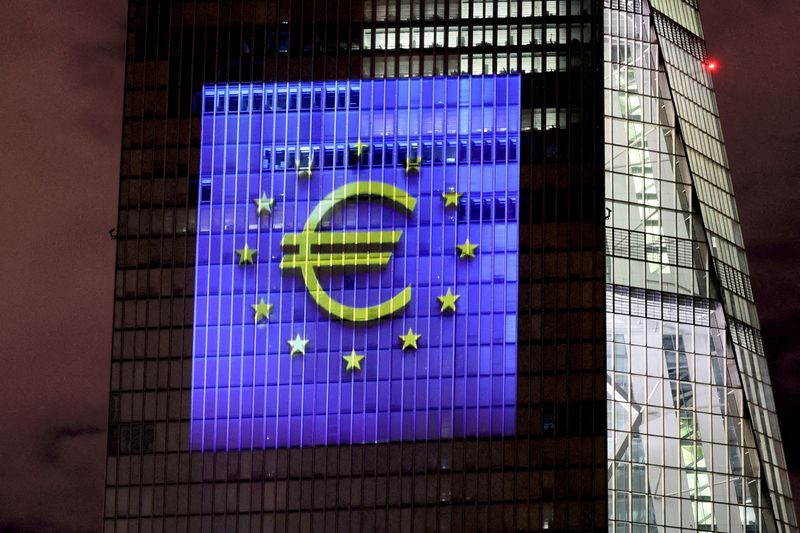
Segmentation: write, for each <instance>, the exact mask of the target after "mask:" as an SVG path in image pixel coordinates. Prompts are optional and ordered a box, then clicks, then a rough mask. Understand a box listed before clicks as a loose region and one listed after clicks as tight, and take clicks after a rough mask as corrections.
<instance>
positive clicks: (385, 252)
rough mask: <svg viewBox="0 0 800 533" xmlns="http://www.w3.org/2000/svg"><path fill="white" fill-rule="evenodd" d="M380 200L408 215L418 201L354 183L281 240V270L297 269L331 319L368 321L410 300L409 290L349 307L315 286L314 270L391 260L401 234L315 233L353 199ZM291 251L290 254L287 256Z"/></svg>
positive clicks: (323, 202) (377, 264)
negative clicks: (333, 210) (362, 304)
mask: <svg viewBox="0 0 800 533" xmlns="http://www.w3.org/2000/svg"><path fill="white" fill-rule="evenodd" d="M370 197H372V198H379V199H383V200H386V201H389V202H391V203H392V204H394V206H395V207H396V208H398V209H402V210H405V211H406V212H407V213H408V214H411V213H412V212H413V211H414V207H415V206H416V204H417V200H416V199H415V198H414V197H413V196H411V195H409V194H408V193H407V192H406V191H404V190H402V189H398V188H397V187H393V186H392V185H388V184H386V183H381V182H377V181H357V182H354V183H348V184H347V185H343V186H341V187H338V188H337V189H334V191H333V192H331V193H330V194H329V195H328V196H326V197H325V198H323V199H322V200H320V202H319V204H317V206H316V207H315V208H314V210H313V211H312V212H311V214H310V215H308V219H307V220H306V223H305V226H304V227H303V231H301V232H300V233H289V234H286V235H284V237H283V239H282V240H281V247H282V248H283V249H284V257H283V259H282V260H281V264H280V268H281V270H282V271H294V270H299V271H300V273H301V274H302V276H303V280H304V281H305V285H306V288H307V289H308V292H309V294H310V295H311V297H312V298H313V299H314V301H315V302H317V305H319V306H320V307H322V308H323V309H324V310H325V311H327V312H328V313H329V314H330V315H331V316H335V317H337V318H340V319H342V320H348V321H351V322H368V321H371V320H378V319H380V318H383V317H385V316H389V315H391V314H393V313H396V312H397V311H399V310H401V309H403V308H404V307H405V306H406V305H408V303H409V302H410V301H411V286H410V285H409V286H407V287H406V288H405V289H403V290H402V291H401V292H399V293H397V294H396V295H395V296H394V297H392V298H391V299H389V300H387V301H385V302H382V303H380V304H377V305H373V306H370V307H350V306H347V305H345V304H343V303H341V302H337V301H336V300H334V299H333V298H331V297H330V295H329V294H328V293H326V292H325V289H323V288H322V286H321V285H320V283H319V280H318V279H317V274H316V271H315V269H318V268H327V269H347V268H352V269H356V270H358V269H371V268H377V267H380V268H383V267H385V266H386V265H387V264H388V263H389V260H390V259H391V257H392V251H391V249H392V248H393V247H394V246H395V245H396V244H397V242H398V241H399V240H400V237H401V236H402V235H403V232H402V231H353V232H319V233H318V232H317V228H318V226H319V224H320V222H321V221H322V219H323V218H324V217H325V216H326V215H327V214H328V212H329V211H331V210H332V209H333V208H334V207H336V206H337V205H339V204H340V203H343V202H345V201H347V200H351V199H356V198H370ZM287 250H290V251H287Z"/></svg>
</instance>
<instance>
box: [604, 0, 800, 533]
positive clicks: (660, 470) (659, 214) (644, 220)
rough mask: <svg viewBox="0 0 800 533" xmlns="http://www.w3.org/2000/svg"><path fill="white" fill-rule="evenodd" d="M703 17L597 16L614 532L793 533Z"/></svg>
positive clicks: (692, 6) (627, 8) (651, 9)
mask: <svg viewBox="0 0 800 533" xmlns="http://www.w3.org/2000/svg"><path fill="white" fill-rule="evenodd" d="M697 8H698V6H697V4H696V3H695V2H692V1H688V0H653V1H652V2H651V3H648V2H647V1H646V0H642V1H634V2H627V3H621V2H616V1H609V0H607V1H606V3H605V13H604V41H605V43H604V61H605V66H604V71H605V84H604V86H605V88H604V93H605V105H604V107H605V113H606V123H605V137H606V138H605V142H606V162H605V187H606V188H605V191H606V207H607V218H606V254H607V258H606V265H607V267H606V268H607V270H606V273H607V282H608V286H607V288H606V297H607V302H606V305H607V309H608V314H607V320H606V324H607V326H606V340H607V342H608V348H607V356H608V359H607V365H608V408H609V413H608V423H609V431H608V448H607V451H608V458H609V490H610V495H609V501H608V506H609V517H610V523H611V524H612V527H613V529H614V530H615V531H663V530H672V531H678V530H687V531H688V530H691V531H698V530H699V531H796V530H797V523H796V518H795V516H794V510H793V507H792V504H791V499H790V496H789V483H788V477H787V475H786V464H785V459H784V457H783V452H782V446H781V444H780V431H779V429H778V425H777V419H776V417H775V405H774V402H773V400H772V392H771V390H770V387H769V377H768V372H767V368H766V361H765V359H764V352H763V346H762V344H761V341H760V337H759V334H758V330H757V328H758V318H757V315H756V312H755V306H754V304H753V294H752V290H751V288H750V280H749V275H748V274H747V272H748V271H747V263H746V259H745V255H744V249H743V243H742V238H741V230H740V228H739V223H738V220H737V214H736V207H735V203H734V200H733V195H732V188H731V183H730V174H729V171H728V168H727V160H726V156H725V150H724V146H723V144H722V140H721V139H722V135H721V132H720V128H719V119H718V116H717V112H716V104H715V100H714V94H713V89H712V86H711V79H710V76H709V74H708V73H707V72H706V68H705V59H706V55H705V44H704V42H703V40H702V29H701V26H700V20H699V16H698V13H697Z"/></svg>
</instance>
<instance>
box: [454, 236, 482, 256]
mask: <svg viewBox="0 0 800 533" xmlns="http://www.w3.org/2000/svg"><path fill="white" fill-rule="evenodd" d="M477 247H478V245H477V244H472V243H471V242H469V237H467V240H466V241H464V244H457V245H456V248H458V251H459V252H461V255H460V256H458V257H459V258H460V259H463V258H465V257H467V258H469V259H475V249H476V248H477Z"/></svg>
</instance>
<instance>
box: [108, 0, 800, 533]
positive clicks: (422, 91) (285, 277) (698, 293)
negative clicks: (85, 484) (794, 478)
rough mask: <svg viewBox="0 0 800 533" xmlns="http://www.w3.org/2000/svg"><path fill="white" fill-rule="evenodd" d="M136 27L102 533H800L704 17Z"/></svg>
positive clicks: (659, 3) (442, 11)
mask: <svg viewBox="0 0 800 533" xmlns="http://www.w3.org/2000/svg"><path fill="white" fill-rule="evenodd" d="M128 30H129V34H128V35H129V38H128V47H127V69H126V98H125V118H124V133H123V154H122V169H121V188H120V217H119V228H118V235H119V237H118V241H117V242H118V256H117V280H116V293H115V321H114V336H113V339H114V343H113V355H112V357H113V359H112V376H111V401H110V413H109V442H108V468H107V478H106V505H105V512H104V527H105V530H106V531H328V530H331V531H361V530H363V531H385V530H399V531H427V530H442V531H451V530H452V531H476V530H477V531H532V530H537V531H538V530H543V529H548V530H555V531H567V530H570V531H611V530H613V531H620V532H622V531H625V532H631V531H632V532H644V531H647V532H651V531H679V530H680V531H697V530H705V531H731V532H733V531H742V532H750V531H796V518H795V516H794V511H793V507H792V505H791V495H790V491H789V485H788V479H787V476H786V469H785V460H784V457H783V452H782V445H781V442H780V432H779V429H778V425H777V418H776V416H775V406H774V402H773V401H772V395H771V388H770V384H769V374H768V371H767V366H766V359H765V357H764V352H763V347H762V345H761V342H760V337H759V334H758V319H757V316H756V312H755V308H754V305H753V295H752V292H751V290H750V285H749V277H748V274H747V272H748V270H747V264H746V259H745V256H744V251H743V245H742V239H741V232H740V229H739V225H738V220H737V214H736V210H735V204H734V202H733V196H732V189H731V186H730V177H729V172H728V169H727V162H726V158H725V153H724V146H723V144H722V141H721V133H720V129H719V121H718V118H717V115H716V106H715V103H714V95H713V89H712V87H711V81H710V78H709V76H708V74H707V72H706V69H705V68H704V61H705V59H706V56H705V46H704V43H703V40H702V29H701V26H700V22H699V18H698V15H697V4H696V0H650V2H649V3H648V1H647V0H627V1H621V0H486V1H477V2H467V1H461V0H431V1H421V0H419V1H417V0H359V1H357V2H351V3H341V2H339V3H337V2H322V1H319V0H303V1H291V2H290V1H288V0H285V1H279V0H276V1H271V0H270V1H261V0H259V1H255V2H244V1H241V0H226V1H222V0H208V1H203V2H188V1H179V0H174V1H170V2H156V1H151V0H131V1H130V7H129V25H128ZM600 132H604V133H602V134H601V133H600Z"/></svg>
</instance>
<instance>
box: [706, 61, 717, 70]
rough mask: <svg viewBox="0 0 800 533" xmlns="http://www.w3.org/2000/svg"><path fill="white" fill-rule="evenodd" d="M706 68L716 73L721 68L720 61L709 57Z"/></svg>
mask: <svg viewBox="0 0 800 533" xmlns="http://www.w3.org/2000/svg"><path fill="white" fill-rule="evenodd" d="M706 68H707V69H708V71H709V72H711V73H714V72H716V71H717V70H719V62H718V61H717V60H716V59H708V60H707V61H706Z"/></svg>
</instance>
